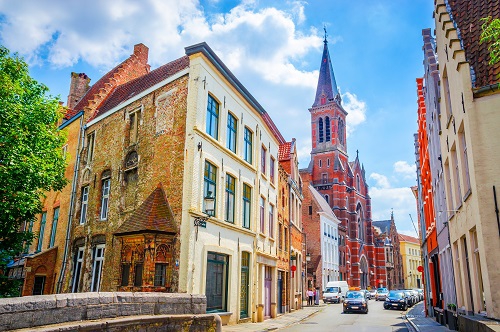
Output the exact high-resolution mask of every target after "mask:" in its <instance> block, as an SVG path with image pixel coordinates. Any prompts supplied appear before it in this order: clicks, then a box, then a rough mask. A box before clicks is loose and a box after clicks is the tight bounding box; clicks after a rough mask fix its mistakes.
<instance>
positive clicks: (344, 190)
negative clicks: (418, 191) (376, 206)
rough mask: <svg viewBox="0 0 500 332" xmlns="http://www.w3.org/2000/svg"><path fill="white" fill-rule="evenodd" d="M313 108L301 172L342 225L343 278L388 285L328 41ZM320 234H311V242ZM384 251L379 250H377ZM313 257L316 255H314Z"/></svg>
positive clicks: (360, 283)
mask: <svg viewBox="0 0 500 332" xmlns="http://www.w3.org/2000/svg"><path fill="white" fill-rule="evenodd" d="M309 112H310V113H311V138H312V150H311V161H310V163H309V166H308V168H307V169H302V170H301V171H300V174H301V177H302V179H303V181H304V183H305V185H304V187H306V186H307V182H309V183H310V184H312V186H313V187H314V188H315V189H316V190H317V191H318V192H320V193H321V194H322V195H323V197H324V198H325V200H326V201H327V202H328V204H329V205H330V207H331V208H332V210H333V212H334V213H335V215H336V216H337V218H338V219H339V220H340V221H341V226H342V227H339V238H338V241H339V263H340V264H339V280H346V281H347V282H348V284H349V286H359V287H361V288H367V287H368V286H371V287H378V286H381V285H385V284H386V274H385V258H384V252H383V248H377V247H375V245H374V235H373V231H372V217H371V199H370V196H369V194H368V184H367V183H366V178H365V169H364V167H363V165H362V164H361V163H360V161H359V156H358V152H356V159H355V160H354V161H349V156H348V154H347V140H346V116H347V112H346V111H345V110H344V108H343V107H342V99H341V96H340V93H339V91H338V89H337V83H336V81H335V76H334V73H333V67H332V63H331V59H330V54H329V51H328V42H327V40H326V36H325V40H324V49H323V56H322V59H321V68H320V72H319V79H318V87H317V90H316V98H315V99H314V103H313V105H312V107H311V108H310V109H309ZM319 236H320V234H307V242H311V243H314V242H317V241H319ZM378 251H380V252H378ZM311 261H312V262H314V261H315V259H314V257H311Z"/></svg>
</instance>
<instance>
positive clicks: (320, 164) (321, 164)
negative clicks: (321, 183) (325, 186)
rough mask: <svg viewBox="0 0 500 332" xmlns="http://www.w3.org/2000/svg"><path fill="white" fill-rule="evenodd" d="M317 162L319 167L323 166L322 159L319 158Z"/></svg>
mask: <svg viewBox="0 0 500 332" xmlns="http://www.w3.org/2000/svg"><path fill="white" fill-rule="evenodd" d="M318 164H319V168H321V167H322V166H323V161H322V160H321V159H320V160H319V162H318Z"/></svg>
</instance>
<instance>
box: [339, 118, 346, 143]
mask: <svg viewBox="0 0 500 332" xmlns="http://www.w3.org/2000/svg"><path fill="white" fill-rule="evenodd" d="M344 131H345V126H344V121H342V120H339V130H338V135H339V143H340V144H342V145H344Z"/></svg>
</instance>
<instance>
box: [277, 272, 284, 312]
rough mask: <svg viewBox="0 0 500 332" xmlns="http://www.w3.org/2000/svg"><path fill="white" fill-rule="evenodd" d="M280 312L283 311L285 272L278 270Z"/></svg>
mask: <svg viewBox="0 0 500 332" xmlns="http://www.w3.org/2000/svg"><path fill="white" fill-rule="evenodd" d="M278 313H280V314H282V313H283V272H281V271H280V272H278Z"/></svg>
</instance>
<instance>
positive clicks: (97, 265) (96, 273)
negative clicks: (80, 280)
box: [90, 244, 106, 292]
mask: <svg viewBox="0 0 500 332" xmlns="http://www.w3.org/2000/svg"><path fill="white" fill-rule="evenodd" d="M105 247H106V245H105V244H98V245H96V246H95V247H94V252H93V253H92V254H93V256H94V259H93V261H92V283H91V284H90V291H91V292H98V291H99V289H100V288H101V277H102V266H103V265H104V249H105ZM99 253H100V254H101V255H99V256H98V254H99ZM96 279H97V280H96Z"/></svg>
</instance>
